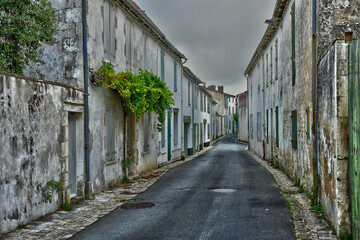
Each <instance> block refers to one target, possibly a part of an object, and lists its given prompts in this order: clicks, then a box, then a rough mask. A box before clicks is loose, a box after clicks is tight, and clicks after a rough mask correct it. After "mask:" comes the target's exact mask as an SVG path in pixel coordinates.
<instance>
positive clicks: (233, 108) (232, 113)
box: [232, 107, 235, 115]
mask: <svg viewBox="0 0 360 240" xmlns="http://www.w3.org/2000/svg"><path fill="white" fill-rule="evenodd" d="M232 110H233V111H232V114H233V115H234V113H235V112H234V107H232Z"/></svg>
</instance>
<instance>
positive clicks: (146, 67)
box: [143, 33, 148, 69]
mask: <svg viewBox="0 0 360 240" xmlns="http://www.w3.org/2000/svg"><path fill="white" fill-rule="evenodd" d="M147 39H148V36H147V35H146V34H145V33H143V69H148V66H147Z"/></svg>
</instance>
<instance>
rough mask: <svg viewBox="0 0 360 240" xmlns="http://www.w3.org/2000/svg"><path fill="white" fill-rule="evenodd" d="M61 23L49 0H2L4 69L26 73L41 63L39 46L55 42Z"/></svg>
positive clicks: (0, 65) (1, 54)
mask: <svg viewBox="0 0 360 240" xmlns="http://www.w3.org/2000/svg"><path fill="white" fill-rule="evenodd" d="M58 22H59V16H58V12H57V10H56V9H54V8H53V7H52V5H51V3H50V2H49V1H48V0H21V1H20V0H0V39H1V41H0V71H4V72H9V73H17V74H23V72H24V70H25V68H26V67H27V66H29V64H30V63H33V64H35V65H36V64H37V65H39V64H41V59H40V57H39V51H38V49H39V47H40V46H42V44H49V43H51V41H52V37H53V36H54V35H55V34H57V33H58V32H59V30H58V28H57V26H58ZM38 73H39V72H38Z"/></svg>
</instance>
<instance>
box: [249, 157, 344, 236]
mask: <svg viewBox="0 0 360 240" xmlns="http://www.w3.org/2000/svg"><path fill="white" fill-rule="evenodd" d="M247 153H248V155H249V156H250V157H252V158H253V159H254V160H255V161H256V162H258V163H259V164H260V165H261V166H262V167H264V168H265V169H266V170H268V171H269V172H270V173H271V174H272V175H273V176H274V178H275V180H276V182H277V183H278V185H279V188H280V191H281V193H282V194H283V195H284V197H285V199H286V200H287V202H288V203H290V204H288V205H290V206H291V209H292V216H293V219H294V225H295V233H296V238H297V239H303V240H305V239H306V240H308V239H309V240H310V239H311V240H322V239H326V240H335V239H338V238H337V237H336V235H335V234H334V233H333V231H332V230H331V227H330V226H329V224H328V223H327V222H326V221H325V220H323V219H320V218H319V216H318V214H317V213H316V212H315V211H314V210H313V207H312V206H311V201H310V199H309V198H308V196H306V194H305V193H304V192H303V191H301V189H299V187H296V186H294V183H293V182H292V181H291V180H290V179H289V178H288V177H287V176H286V174H285V173H283V172H282V171H280V170H278V169H275V168H273V167H271V166H269V164H268V163H267V162H266V161H264V160H262V159H261V158H259V157H258V156H257V155H256V154H255V153H254V152H253V151H251V150H249V151H247Z"/></svg>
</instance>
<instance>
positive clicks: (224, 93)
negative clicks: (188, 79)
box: [206, 87, 235, 97]
mask: <svg viewBox="0 0 360 240" xmlns="http://www.w3.org/2000/svg"><path fill="white" fill-rule="evenodd" d="M206 90H207V91H210V92H216V93H220V94H223V95H226V96H230V97H235V96H234V95H231V94H229V93H226V92H219V91H218V90H212V89H210V88H207V87H206Z"/></svg>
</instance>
